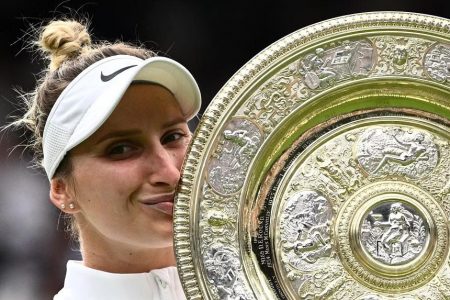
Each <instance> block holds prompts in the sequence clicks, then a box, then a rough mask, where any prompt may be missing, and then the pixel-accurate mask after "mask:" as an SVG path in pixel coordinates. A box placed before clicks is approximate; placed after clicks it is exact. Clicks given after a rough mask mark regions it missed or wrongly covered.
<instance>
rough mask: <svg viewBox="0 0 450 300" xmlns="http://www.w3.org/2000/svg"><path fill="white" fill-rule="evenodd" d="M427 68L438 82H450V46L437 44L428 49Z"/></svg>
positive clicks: (429, 73) (429, 74)
mask: <svg viewBox="0 0 450 300" xmlns="http://www.w3.org/2000/svg"><path fill="white" fill-rule="evenodd" d="M424 67H425V70H426V72H427V74H428V76H430V77H431V78H433V79H434V80H436V81H438V82H442V83H445V82H450V46H449V45H444V44H436V45H434V46H433V47H431V49H430V50H429V51H428V53H427V54H426V55H425V59H424Z"/></svg>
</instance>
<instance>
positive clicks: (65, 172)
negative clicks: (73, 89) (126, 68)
mask: <svg viewBox="0 0 450 300" xmlns="http://www.w3.org/2000/svg"><path fill="white" fill-rule="evenodd" d="M37 32H38V34H39V37H38V38H37V40H36V41H33V43H32V44H33V45H34V46H37V48H38V52H39V53H40V54H41V56H42V57H43V58H44V59H45V60H46V61H47V63H48V67H47V68H46V69H44V70H43V71H42V72H41V73H40V74H41V75H40V78H39V79H38V80H37V84H36V88H35V90H34V91H32V92H30V93H23V94H21V95H20V98H21V99H22V100H23V102H24V106H25V107H24V110H25V113H24V114H23V116H22V117H20V118H18V119H17V120H16V121H14V122H13V123H11V124H10V125H9V126H8V127H16V128H22V127H23V128H25V129H27V130H29V131H31V134H32V137H31V141H30V142H28V143H27V144H26V145H25V147H27V148H30V149H31V150H33V152H34V157H33V158H34V165H35V166H38V167H40V168H42V160H43V151H42V136H43V133H44V127H45V123H46V120H47V117H48V115H49V113H50V111H51V109H52V107H53V105H54V104H55V102H56V100H57V99H58V97H59V95H60V94H61V93H62V91H63V90H64V89H65V88H66V87H67V86H68V85H69V83H70V82H71V81H72V80H73V79H75V77H77V76H78V74H80V73H81V72H82V71H83V70H84V69H86V68H87V67H89V66H90V65H92V64H93V63H95V62H97V61H99V60H101V59H103V58H105V57H109V56H113V55H122V54H125V55H131V56H135V57H138V58H141V59H146V58H149V57H152V56H155V55H156V54H155V53H154V52H153V51H150V50H147V49H145V48H143V47H140V46H136V45H131V44H127V43H124V42H120V41H119V42H115V43H109V42H104V41H101V42H97V43H95V44H94V43H92V40H91V36H90V34H89V30H88V25H87V22H81V21H77V20H73V19H64V20H53V21H51V22H49V23H48V24H47V25H46V26H43V27H41V28H40V29H39V30H38V31H37ZM71 169H72V168H71V163H70V153H69V154H68V155H66V157H65V158H64V159H63V161H62V162H61V164H60V166H59V167H58V169H57V170H56V172H55V175H54V177H70V174H71ZM69 223H70V224H69V227H70V231H71V232H72V233H73V234H75V235H76V234H77V231H76V230H75V229H76V226H75V223H74V222H73V220H72V221H70V222H69Z"/></svg>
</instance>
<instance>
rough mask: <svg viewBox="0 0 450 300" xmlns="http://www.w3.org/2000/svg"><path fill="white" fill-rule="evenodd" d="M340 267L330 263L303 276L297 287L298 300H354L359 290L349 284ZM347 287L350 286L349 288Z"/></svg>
mask: <svg viewBox="0 0 450 300" xmlns="http://www.w3.org/2000/svg"><path fill="white" fill-rule="evenodd" d="M351 282H352V280H351V278H349V276H348V275H347V274H346V273H345V271H344V269H343V267H342V265H340V264H339V263H338V262H336V261H331V262H330V263H329V264H328V265H327V266H326V267H325V268H320V269H318V270H317V271H314V272H313V273H311V274H307V275H304V276H303V280H302V283H301V284H300V285H299V287H298V295H299V297H300V299H308V300H316V299H354V298H355V296H357V295H358V294H361V291H360V290H361V289H360V288H359V287H358V286H357V285H355V284H354V283H353V284H352V283H351ZM348 285H351V287H350V288H349V287H348Z"/></svg>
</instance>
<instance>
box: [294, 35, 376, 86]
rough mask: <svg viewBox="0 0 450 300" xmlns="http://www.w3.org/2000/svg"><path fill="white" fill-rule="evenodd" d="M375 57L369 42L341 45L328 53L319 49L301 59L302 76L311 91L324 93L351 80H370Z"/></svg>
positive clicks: (350, 42)
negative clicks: (327, 89)
mask: <svg viewBox="0 0 450 300" xmlns="http://www.w3.org/2000/svg"><path fill="white" fill-rule="evenodd" d="M373 53H374V51H373V46H372V44H370V43H369V42H368V41H365V40H360V41H348V40H346V41H342V42H340V44H338V45H336V44H331V45H330V48H328V49H327V50H325V49H324V48H322V47H319V48H316V49H315V50H314V52H313V53H310V54H307V55H306V56H305V57H304V58H302V59H300V60H299V72H300V74H301V76H302V78H303V82H304V84H305V85H306V86H307V87H308V88H309V89H312V90H315V89H324V88H327V87H331V86H333V85H335V83H336V82H340V81H343V80H346V79H349V78H353V77H359V76H367V75H368V74H369V72H370V70H371V69H372V67H373V64H374V62H373V60H374V55H373Z"/></svg>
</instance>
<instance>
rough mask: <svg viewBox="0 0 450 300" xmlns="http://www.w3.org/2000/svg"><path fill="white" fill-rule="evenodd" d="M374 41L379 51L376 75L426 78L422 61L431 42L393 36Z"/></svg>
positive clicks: (381, 37) (378, 38)
mask: <svg viewBox="0 0 450 300" xmlns="http://www.w3.org/2000/svg"><path fill="white" fill-rule="evenodd" d="M373 41H374V45H375V47H376V48H377V50H378V62H377V65H376V66H375V70H374V74H377V75H389V74H398V75H410V76H414V77H424V74H423V73H424V71H423V67H422V59H423V57H424V55H425V51H426V49H427V48H428V47H429V45H431V42H429V41H426V40H423V39H417V38H406V37H393V36H380V37H375V38H373Z"/></svg>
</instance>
